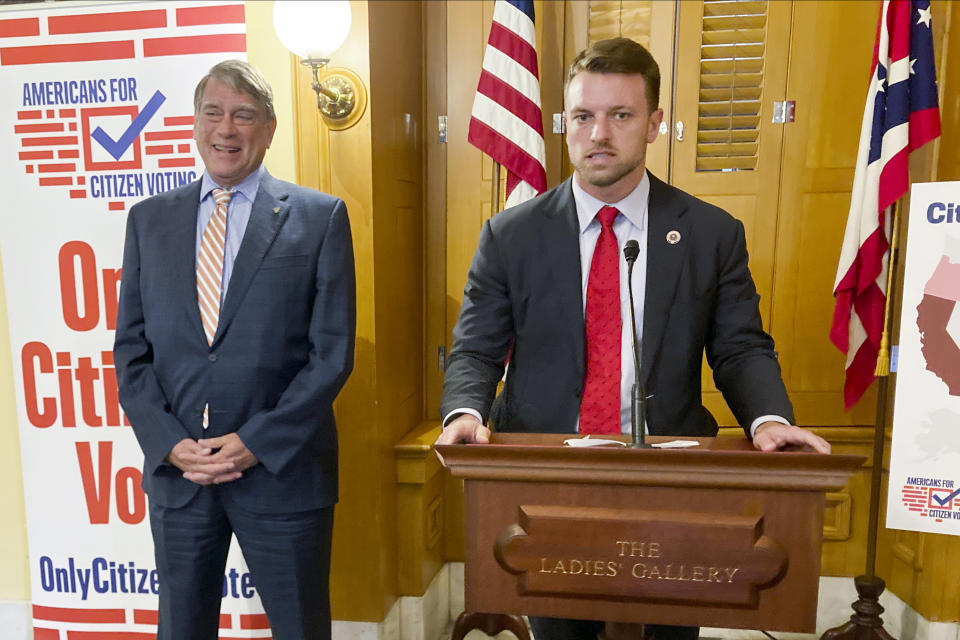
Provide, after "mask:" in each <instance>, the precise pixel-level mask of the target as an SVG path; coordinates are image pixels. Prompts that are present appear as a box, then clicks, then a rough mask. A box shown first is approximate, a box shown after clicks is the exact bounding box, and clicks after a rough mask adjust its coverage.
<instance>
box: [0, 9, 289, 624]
mask: <svg viewBox="0 0 960 640" xmlns="http://www.w3.org/2000/svg"><path fill="white" fill-rule="evenodd" d="M228 58H242V59H245V58H246V22H245V15H244V4H243V2H237V1H233V0H226V1H222V2H202V1H198V0H192V1H174V2H110V3H101V4H86V5H78V4H74V3H59V2H57V3H43V4H39V3H38V4H34V5H30V6H29V7H25V8H22V9H20V8H18V9H13V10H8V11H3V12H0V122H2V123H4V124H3V125H0V174H2V175H3V180H4V187H5V189H4V194H3V197H4V206H3V215H0V252H2V259H3V276H4V285H5V289H6V297H7V308H8V310H9V326H10V336H9V337H10V345H11V353H12V354H13V379H14V392H15V396H16V399H17V422H18V427H19V440H20V447H21V459H22V461H23V486H24V497H25V499H26V516H27V541H28V545H29V565H30V588H31V599H32V604H33V608H32V613H33V626H34V636H33V637H34V638H36V639H37V640H76V639H78V638H97V639H98V640H99V639H110V638H115V639H119V638H124V639H127V640H141V639H143V640H146V639H149V638H153V637H155V635H156V628H157V591H158V583H157V572H156V569H155V563H154V558H153V542H152V539H151V535H150V527H149V518H148V516H147V499H146V496H145V495H144V493H143V490H142V489H141V487H140V482H141V478H142V477H141V467H142V463H143V456H142V454H141V452H140V448H139V446H138V445H137V442H136V438H135V437H134V435H133V432H132V429H130V426H129V423H128V422H127V420H126V418H125V416H124V415H123V413H122V410H121V407H120V405H119V402H118V400H117V380H116V372H115V369H114V365H113V354H112V346H113V337H114V335H113V334H114V329H115V322H116V312H117V295H118V288H119V282H120V265H121V259H122V251H123V238H124V227H125V224H126V211H127V210H128V209H129V208H130V206H131V205H133V204H135V203H136V202H138V201H139V200H142V199H143V198H147V197H149V196H152V195H155V194H158V193H161V192H163V191H166V190H168V189H172V188H175V187H177V186H180V185H183V184H187V183H189V182H192V181H193V180H196V179H197V178H198V177H199V175H200V174H201V172H202V170H203V169H202V167H203V165H202V162H201V160H200V158H199V156H198V154H197V152H196V147H195V144H194V142H193V139H192V138H193V90H194V87H195V86H196V84H197V82H198V81H199V80H200V78H201V77H202V76H203V74H204V73H206V71H207V70H208V69H210V67H212V66H213V65H214V64H216V63H217V62H220V61H221V60H225V59H228ZM222 589H223V591H222V593H223V598H224V599H223V608H222V614H221V616H220V628H221V634H222V637H223V638H224V639H226V638H241V637H242V638H257V639H261V640H262V639H265V638H269V637H270V630H269V625H268V623H267V619H266V616H265V615H264V614H263V609H262V606H261V604H260V601H259V598H258V596H257V593H256V589H255V585H254V584H253V581H252V578H251V575H250V573H249V571H248V570H247V568H246V565H245V564H244V562H243V558H242V555H241V554H240V553H239V550H238V549H237V548H236V545H234V547H233V549H232V550H231V553H230V557H229V560H228V563H227V568H226V571H225V575H224V577H223V587H222Z"/></svg>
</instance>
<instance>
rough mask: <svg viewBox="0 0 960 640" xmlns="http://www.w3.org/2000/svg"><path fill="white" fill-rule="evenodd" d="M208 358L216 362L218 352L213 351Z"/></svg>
mask: <svg viewBox="0 0 960 640" xmlns="http://www.w3.org/2000/svg"><path fill="white" fill-rule="evenodd" d="M207 360H209V361H210V362H216V361H217V354H215V353H211V354H210V355H209V356H207Z"/></svg>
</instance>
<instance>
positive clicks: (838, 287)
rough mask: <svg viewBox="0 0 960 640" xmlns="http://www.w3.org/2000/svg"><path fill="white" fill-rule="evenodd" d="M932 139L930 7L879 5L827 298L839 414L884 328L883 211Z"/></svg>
mask: <svg viewBox="0 0 960 640" xmlns="http://www.w3.org/2000/svg"><path fill="white" fill-rule="evenodd" d="M939 135H940V110H939V108H938V106H937V83H936V70H935V69H934V63H933V37H932V35H931V27H930V2H929V0H884V2H883V5H882V6H881V8H880V22H879V24H878V25H877V38H876V43H875V45H874V49H873V71H872V75H871V80H870V88H869V90H868V91H867V101H866V107H865V108H864V112H863V126H862V128H861V130H860V148H859V152H858V154H857V167H856V173H855V175H854V179H853V193H852V195H851V199H850V212H849V214H848V217H847V230H846V233H845V234H844V237H843V248H842V250H841V253H840V263H839V265H838V266H837V278H836V282H835V284H834V291H833V294H834V296H835V297H836V307H835V308H834V313H833V326H832V327H831V329H830V339H831V341H833V344H835V345H836V346H837V348H838V349H840V350H841V351H843V352H844V353H846V354H847V364H846V372H847V373H846V383H845V384H844V389H843V398H844V405H845V406H846V408H847V409H849V408H850V407H852V406H853V405H854V404H855V403H856V402H857V400H859V399H860V397H861V396H862V395H863V393H864V392H865V391H866V390H867V387H869V386H870V384H871V383H872V382H873V379H874V370H875V367H876V363H877V353H878V351H879V348H880V336H881V333H882V332H883V322H884V302H885V300H886V288H887V267H888V259H889V248H890V215H891V205H893V203H895V202H896V201H897V200H898V199H899V198H900V196H902V195H903V194H905V193H906V192H907V187H908V185H909V181H910V176H909V172H908V169H907V159H908V155H909V153H910V152H911V151H913V150H914V149H917V148H919V147H921V146H922V145H923V144H925V143H926V142H928V141H930V140H933V139H934V138H936V137H937V136H939Z"/></svg>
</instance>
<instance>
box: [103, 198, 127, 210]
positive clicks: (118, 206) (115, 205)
mask: <svg viewBox="0 0 960 640" xmlns="http://www.w3.org/2000/svg"><path fill="white" fill-rule="evenodd" d="M107 209H108V210H110V211H123V210H124V205H123V201H122V200H121V201H119V202H108V203H107Z"/></svg>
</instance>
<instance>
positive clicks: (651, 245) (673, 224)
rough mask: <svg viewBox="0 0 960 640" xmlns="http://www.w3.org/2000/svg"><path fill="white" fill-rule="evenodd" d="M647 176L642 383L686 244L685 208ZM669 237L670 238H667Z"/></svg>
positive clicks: (657, 344)
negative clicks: (673, 238) (675, 238)
mask: <svg viewBox="0 0 960 640" xmlns="http://www.w3.org/2000/svg"><path fill="white" fill-rule="evenodd" d="M647 175H649V176H650V203H649V206H648V212H647V221H648V222H647V224H648V228H647V286H646V293H645V295H644V303H643V353H642V361H641V363H640V366H641V368H642V370H643V382H644V383H646V382H647V380H648V379H649V377H650V370H651V368H652V366H653V363H654V362H656V357H657V354H658V353H659V351H660V346H661V344H662V343H663V336H664V332H665V331H666V328H667V322H668V320H669V319H670V309H671V307H672V306H673V300H674V297H675V296H676V293H677V282H678V281H679V280H680V272H681V270H682V268H683V258H684V255H685V254H686V251H687V249H686V247H687V246H688V245H689V244H690V243H689V241H688V239H689V225H688V223H687V221H686V220H684V219H683V217H682V216H683V213H684V211H686V205H685V204H684V203H683V201H682V200H680V198H679V197H677V195H676V193H675V192H674V190H673V188H672V187H669V186H667V185H666V184H664V183H663V182H661V181H660V180H658V179H657V178H656V177H654V176H653V174H650V173H649V172H648V173H647ZM671 232H678V233H679V240H678V241H677V242H675V243H671V242H668V240H667V234H669V233H671ZM671 235H672V234H671Z"/></svg>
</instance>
